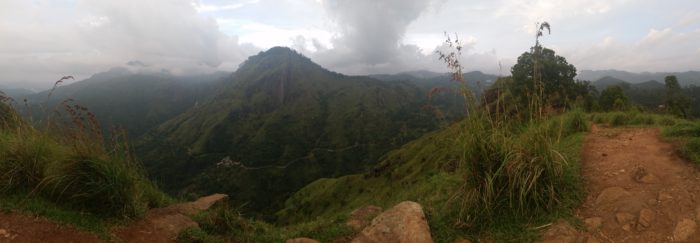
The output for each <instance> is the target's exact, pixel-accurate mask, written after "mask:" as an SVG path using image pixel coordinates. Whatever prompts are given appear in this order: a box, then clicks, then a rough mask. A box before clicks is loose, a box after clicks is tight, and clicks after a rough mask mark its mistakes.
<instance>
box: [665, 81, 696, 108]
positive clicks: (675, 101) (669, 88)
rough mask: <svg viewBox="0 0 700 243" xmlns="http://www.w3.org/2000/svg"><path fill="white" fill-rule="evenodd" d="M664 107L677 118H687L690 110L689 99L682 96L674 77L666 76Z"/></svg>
mask: <svg viewBox="0 0 700 243" xmlns="http://www.w3.org/2000/svg"><path fill="white" fill-rule="evenodd" d="M664 80H665V81H666V107H667V109H668V110H669V111H670V112H671V113H673V114H675V115H678V116H682V117H684V118H687V117H688V110H690V98H688V96H685V95H684V94H683V91H682V90H681V86H680V84H678V78H676V76H675V75H671V76H666V78H665V79H664Z"/></svg>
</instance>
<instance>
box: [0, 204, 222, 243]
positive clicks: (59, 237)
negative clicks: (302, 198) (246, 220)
mask: <svg viewBox="0 0 700 243" xmlns="http://www.w3.org/2000/svg"><path fill="white" fill-rule="evenodd" d="M226 198H228V196H226V195H224V194H214V195H211V196H207V197H203V198H200V199H198V200H196V201H194V202H187V203H180V204H175V205H172V206H169V207H166V208H157V209H152V210H149V211H148V213H146V215H145V216H144V217H143V219H141V220H139V221H137V222H134V223H132V224H129V225H125V226H118V227H115V228H113V229H112V232H113V235H114V237H115V238H116V239H118V241H121V242H125V243H128V242H149V243H169V242H176V240H177V236H178V234H179V233H180V231H182V230H184V229H187V228H189V227H197V223H196V222H194V221H193V220H192V219H191V218H190V216H191V215H194V214H197V213H199V212H200V211H202V210H207V209H209V208H210V207H212V206H214V205H215V204H217V203H220V202H222V201H224V200H226ZM5 242H20V243H24V242H29V243H35V242H36V243H43V242H76V243H77V242H86V243H87V242H89V243H93V242H104V241H103V240H101V239H99V238H98V237H97V236H95V235H94V234H91V233H87V232H82V231H79V230H77V229H76V228H74V227H71V226H67V225H61V224H58V223H55V222H52V221H50V220H48V219H45V218H40V217H31V216H27V215H21V214H17V213H0V243H5Z"/></svg>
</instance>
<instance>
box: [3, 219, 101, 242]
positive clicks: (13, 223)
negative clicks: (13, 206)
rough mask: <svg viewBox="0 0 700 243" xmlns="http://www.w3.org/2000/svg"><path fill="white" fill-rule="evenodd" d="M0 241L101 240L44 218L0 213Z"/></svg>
mask: <svg viewBox="0 0 700 243" xmlns="http://www.w3.org/2000/svg"><path fill="white" fill-rule="evenodd" d="M0 242H2V243H5V242H31V243H34V242H36V243H43V242H101V240H100V239H99V238H97V236H95V235H93V234H90V233H86V232H81V231H79V230H77V229H75V228H74V227H70V226H65V225H60V224H56V223H54V222H51V221H49V220H47V219H44V218H39V217H32V216H27V215H20V214H16V213H0Z"/></svg>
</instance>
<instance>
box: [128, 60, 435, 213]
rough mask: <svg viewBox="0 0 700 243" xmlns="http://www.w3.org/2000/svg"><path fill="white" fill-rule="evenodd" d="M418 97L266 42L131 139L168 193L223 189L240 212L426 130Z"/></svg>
mask: <svg viewBox="0 0 700 243" xmlns="http://www.w3.org/2000/svg"><path fill="white" fill-rule="evenodd" d="M426 95H427V91H425V90H423V89H421V88H419V87H416V86H415V85H413V84H411V83H408V82H402V81H392V82H387V81H380V80H376V79H372V78H368V77H353V76H345V75H342V74H338V73H333V72H330V71H328V70H326V69H324V68H322V67H321V66H319V65H317V64H315V63H313V62H311V60H309V59H308V58H306V57H304V56H302V55H300V54H298V53H296V52H295V51H293V50H291V49H288V48H281V47H276V48H272V49H270V50H268V51H266V52H261V53H260V54H258V55H256V56H252V57H250V58H249V59H248V60H247V61H246V62H245V63H244V64H242V65H241V67H240V68H239V69H238V71H236V73H235V74H234V75H233V78H232V79H231V80H227V81H226V82H225V83H224V84H223V85H222V86H221V87H220V88H219V89H218V90H217V93H215V94H213V95H212V96H210V98H209V101H208V102H203V103H200V104H199V106H197V107H193V108H191V109H190V110H188V111H187V112H185V113H183V114H181V115H179V116H177V117H176V118H174V119H171V120H169V121H167V122H165V123H164V124H162V125H161V126H159V127H158V128H157V129H155V130H154V131H152V132H151V133H149V134H148V135H147V136H145V137H144V138H143V139H142V140H141V141H140V143H139V144H137V145H138V149H139V151H140V154H141V155H143V158H144V161H145V164H146V167H147V169H148V170H149V173H150V174H151V175H152V178H153V179H154V180H156V181H158V182H161V183H162V184H163V185H164V186H166V187H167V188H168V189H169V190H170V191H174V192H180V193H190V192H191V193H203V194H208V193H210V192H226V193H227V194H229V195H231V200H232V201H233V202H235V203H238V204H244V203H245V204H246V206H245V208H246V209H247V211H254V212H261V211H267V212H268V213H270V212H273V211H274V210H276V209H278V208H279V207H280V206H281V204H282V202H283V201H284V199H285V198H286V197H287V196H289V195H290V194H291V193H292V192H294V191H296V190H298V189H299V188H301V187H303V186H304V185H306V184H308V183H309V182H311V181H313V180H315V179H318V178H321V177H332V176H340V175H346V174H350V173H357V172H359V171H362V170H364V169H365V168H366V167H368V166H372V165H374V163H375V162H376V161H377V159H378V158H379V157H380V156H381V155H383V154H384V153H385V152H387V151H389V150H391V149H393V148H396V147H398V146H400V145H402V144H404V143H405V142H408V141H410V140H412V139H414V138H416V137H418V136H420V135H422V134H424V133H425V132H427V131H430V130H433V129H435V128H436V127H437V121H436V119H435V118H434V117H433V116H432V114H430V113H428V112H425V111H423V110H422V109H421V107H422V106H423V105H425V104H427V100H426ZM261 192H264V193H261Z"/></svg>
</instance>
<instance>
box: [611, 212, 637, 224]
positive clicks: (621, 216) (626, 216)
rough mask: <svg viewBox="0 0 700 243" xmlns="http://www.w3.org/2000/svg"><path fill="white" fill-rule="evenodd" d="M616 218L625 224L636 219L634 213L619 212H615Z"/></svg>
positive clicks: (618, 221)
mask: <svg viewBox="0 0 700 243" xmlns="http://www.w3.org/2000/svg"><path fill="white" fill-rule="evenodd" d="M615 219H616V220H617V223H618V224H621V225H623V224H627V223H629V222H630V221H632V220H634V215H632V214H631V213H617V214H615Z"/></svg>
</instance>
